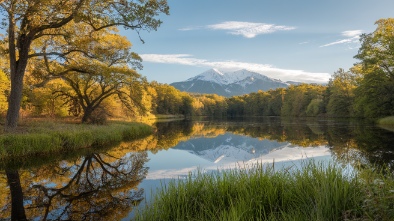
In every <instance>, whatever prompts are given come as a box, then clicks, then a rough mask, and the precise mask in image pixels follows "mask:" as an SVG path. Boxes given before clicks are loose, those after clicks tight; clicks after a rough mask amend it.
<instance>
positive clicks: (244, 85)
mask: <svg viewBox="0 0 394 221" xmlns="http://www.w3.org/2000/svg"><path fill="white" fill-rule="evenodd" d="M171 85H172V86H174V87H175V88H177V89H178V90H181V91H187V92H194V93H203V94H218V95H221V96H226V97H229V96H236V95H243V94H249V93H252V92H257V91H258V90H262V91H267V90H269V89H276V88H285V87H288V86H289V85H290V84H289V83H285V82H282V81H281V80H277V79H272V78H269V77H267V76H265V75H262V74H259V73H256V72H252V71H248V70H245V69H243V70H239V71H235V72H227V73H223V72H221V71H219V70H217V69H210V70H208V71H205V72H204V73H202V74H199V75H197V76H195V77H192V78H189V79H188V80H186V81H182V82H175V83H172V84H171Z"/></svg>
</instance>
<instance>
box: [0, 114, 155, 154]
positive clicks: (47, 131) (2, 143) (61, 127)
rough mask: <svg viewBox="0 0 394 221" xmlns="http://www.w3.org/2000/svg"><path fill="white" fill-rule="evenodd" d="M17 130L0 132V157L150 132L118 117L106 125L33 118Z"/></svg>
mask: <svg viewBox="0 0 394 221" xmlns="http://www.w3.org/2000/svg"><path fill="white" fill-rule="evenodd" d="M19 130H20V131H19V132H18V133H4V134H0V160H5V159H11V158H14V157H17V158H21V157H31V156H37V155H48V154H52V153H56V152H63V151H71V150H76V149H82V148H90V147H95V146H104V145H113V144H116V143H119V142H121V141H124V140H132V139H137V138H142V137H144V136H147V135H149V134H151V133H152V132H153V128H152V127H150V126H149V125H146V124H143V123H135V122H133V123H132V122H119V121H113V122H109V123H108V124H107V125H88V124H78V123H67V122H51V121H33V122H29V123H27V124H26V125H22V126H21V127H20V129H19Z"/></svg>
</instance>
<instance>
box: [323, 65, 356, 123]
mask: <svg viewBox="0 0 394 221" xmlns="http://www.w3.org/2000/svg"><path fill="white" fill-rule="evenodd" d="M355 79H356V77H355V74H354V73H352V72H350V71H347V72H345V71H344V70H343V69H339V70H338V71H336V72H334V74H333V75H332V77H331V79H330V82H329V84H328V88H327V93H328V94H327V96H328V104H327V107H326V111H327V114H328V115H329V116H333V117H350V116H353V103H354V90H355V88H356V80H355Z"/></svg>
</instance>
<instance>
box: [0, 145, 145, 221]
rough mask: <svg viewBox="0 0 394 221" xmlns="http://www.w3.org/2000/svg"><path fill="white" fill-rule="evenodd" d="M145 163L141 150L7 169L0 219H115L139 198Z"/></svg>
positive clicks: (98, 154)
mask: <svg viewBox="0 0 394 221" xmlns="http://www.w3.org/2000/svg"><path fill="white" fill-rule="evenodd" d="M147 161H148V159H147V153H146V152H135V153H128V154H125V155H124V156H120V157H119V156H117V152H116V151H110V152H104V153H91V154H89V155H85V156H81V157H79V158H77V159H73V160H62V161H59V162H58V163H54V164H46V165H42V166H40V167H37V168H31V169H30V170H20V171H18V170H6V171H5V173H6V179H7V180H8V184H9V187H8V188H9V192H10V195H9V196H6V197H4V198H3V200H4V201H3V202H1V201H0V202H1V204H0V205H1V207H0V208H1V214H2V215H1V216H0V219H2V218H7V217H9V216H10V215H11V216H12V217H13V218H17V219H24V218H25V217H28V218H29V219H37V220H86V219H88V220H119V219H121V218H122V217H124V216H126V215H127V214H128V213H129V212H130V210H131V209H132V207H133V206H135V205H137V204H138V203H139V202H140V201H141V200H142V199H143V189H140V188H138V185H139V183H140V182H141V181H142V180H143V179H144V178H145V176H146V174H147V172H148V168H147V167H145V166H144V165H145V163H146V162H147ZM3 179H4V178H3ZM2 192H8V191H5V190H4V189H2ZM9 205H11V206H9Z"/></svg>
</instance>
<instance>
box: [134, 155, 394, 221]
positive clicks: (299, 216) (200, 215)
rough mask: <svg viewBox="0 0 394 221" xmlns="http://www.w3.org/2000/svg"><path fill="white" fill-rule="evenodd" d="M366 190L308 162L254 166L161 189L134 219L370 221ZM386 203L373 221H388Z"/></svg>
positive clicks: (354, 179)
mask: <svg viewBox="0 0 394 221" xmlns="http://www.w3.org/2000/svg"><path fill="white" fill-rule="evenodd" d="M367 186H368V187H367ZM369 187H370V186H369V184H366V182H365V181H363V180H362V179H361V178H360V177H359V176H358V175H356V174H348V173H346V172H344V170H343V169H342V168H340V167H338V166H334V165H323V164H316V163H313V162H312V163H311V162H310V163H305V164H304V165H303V166H302V167H301V168H299V169H292V170H286V169H283V170H280V171H275V170H274V168H273V167H270V166H268V167H264V166H262V165H257V166H256V167H255V168H251V169H249V170H230V171H224V172H222V173H209V174H203V173H198V174H197V175H196V176H193V175H191V174H190V175H189V177H188V178H187V179H186V180H177V181H173V182H170V183H169V184H168V185H165V186H163V187H162V189H161V190H159V192H158V193H157V194H156V195H155V196H154V198H153V199H152V202H151V203H149V204H147V205H146V208H144V209H143V210H140V211H138V212H137V214H136V217H135V219H136V220H163V221H164V220H223V221H224V220H226V221H227V220H375V219H374V218H375V217H376V213H373V212H372V213H371V211H373V209H371V208H372V207H374V206H376V205H374V204H369V205H366V203H365V202H366V200H367V199H371V200H376V199H377V198H378V197H377V198H375V197H370V196H368V193H370V191H369ZM392 187H394V185H393V186H392ZM388 189H390V188H388ZM388 189H387V192H386V193H385V194H389V190H388ZM380 194H382V195H384V194H383V193H380ZM386 196H387V195H386ZM391 196H393V195H392V194H391ZM367 197H369V198H367ZM386 203H387V204H385V206H383V207H385V208H386V210H384V211H382V210H380V211H379V214H380V213H382V212H385V213H386V215H385V216H380V217H379V220H394V215H393V214H390V215H388V211H390V212H392V211H393V207H392V205H390V204H389V203H388V202H386ZM364 218H365V219H364Z"/></svg>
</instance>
